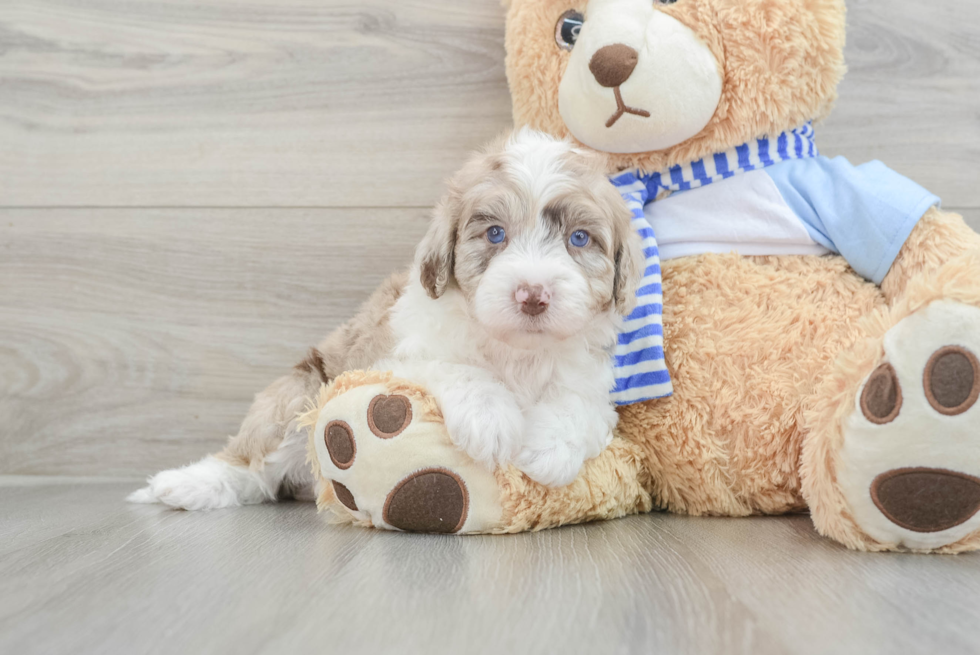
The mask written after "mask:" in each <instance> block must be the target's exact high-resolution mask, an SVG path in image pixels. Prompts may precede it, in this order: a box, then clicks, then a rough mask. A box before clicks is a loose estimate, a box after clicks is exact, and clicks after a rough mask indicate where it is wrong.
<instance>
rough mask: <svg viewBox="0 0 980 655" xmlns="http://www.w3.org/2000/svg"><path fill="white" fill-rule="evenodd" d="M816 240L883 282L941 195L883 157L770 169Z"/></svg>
mask: <svg viewBox="0 0 980 655" xmlns="http://www.w3.org/2000/svg"><path fill="white" fill-rule="evenodd" d="M765 170H766V173H768V174H769V176H770V177H771V178H772V180H773V182H775V184H776V188H777V189H779V193H780V194H782V196H783V200H785V201H786V204H787V205H789V207H790V209H792V210H793V212H794V213H796V215H797V216H799V218H800V220H801V221H802V222H803V224H804V225H805V226H806V229H807V231H808V232H809V233H810V236H811V237H812V238H813V240H814V241H816V242H817V243H820V244H822V245H824V246H826V247H827V248H829V249H830V250H832V251H833V252H836V253H839V254H840V255H843V257H844V259H846V260H847V262H848V263H849V264H850V265H851V268H853V269H854V270H855V271H857V272H858V273H859V274H861V275H862V276H864V277H865V278H867V279H869V280H871V281H873V282H874V283H875V284H881V281H882V280H883V279H885V275H887V274H888V271H889V269H891V266H892V263H893V262H894V261H895V258H896V257H898V253H899V251H900V250H901V249H902V245H903V244H904V243H905V241H906V239H908V237H909V234H911V233H912V229H913V228H914V227H915V225H916V223H918V222H919V219H920V218H922V215H923V214H925V213H926V210H928V209H929V208H930V207H932V206H934V205H938V204H939V198H937V197H936V196H934V195H933V194H931V193H929V192H928V191H926V190H925V189H923V188H922V187H921V186H919V185H918V184H916V183H915V182H913V181H912V180H910V179H908V178H906V177H903V176H901V175H899V174H898V173H896V172H895V171H893V170H891V169H890V168H888V167H887V166H885V165H884V164H882V163H881V162H880V161H872V162H868V163H867V164H861V165H860V166H852V165H851V163H850V162H849V161H847V160H846V159H844V158H843V157H835V158H834V159H828V158H826V157H814V158H810V159H799V160H794V161H787V162H782V163H779V164H775V165H774V166H770V167H768V168H766V169H765Z"/></svg>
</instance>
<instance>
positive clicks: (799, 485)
mask: <svg viewBox="0 0 980 655" xmlns="http://www.w3.org/2000/svg"><path fill="white" fill-rule="evenodd" d="M507 12H508V13H507V74H508V78H509V81H510V86H511V92H512V95H513V107H514V119H515V123H516V124H517V125H528V126H531V127H533V128H536V129H539V130H543V131H546V132H548V133H551V134H553V135H557V136H563V137H566V136H567V137H570V138H573V139H575V140H577V141H578V142H580V143H581V144H583V145H585V146H587V147H589V148H592V149H594V150H596V151H600V152H604V153H608V154H609V158H608V161H609V173H610V175H611V176H612V178H613V182H614V183H615V184H617V185H618V186H620V189H621V191H622V192H623V194H624V197H626V199H627V201H628V202H629V203H630V204H631V206H632V207H633V209H634V212H635V215H636V217H637V220H638V221H640V223H641V224H642V225H643V226H644V227H643V229H644V230H647V229H649V228H652V231H650V232H645V233H644V236H645V238H646V237H649V238H650V239H651V240H652V241H650V243H654V242H656V244H657V245H658V246H659V255H660V257H661V259H662V277H663V289H662V290H663V337H664V342H665V350H666V362H667V366H668V369H669V372H670V376H671V378H672V382H673V390H674V393H673V395H671V396H670V397H666V398H661V399H655V400H646V401H644V402H638V403H633V404H624V405H623V406H622V407H621V410H620V415H621V420H620V424H619V428H618V435H617V437H616V438H615V439H614V440H613V443H612V444H611V445H610V446H609V447H608V448H607V449H606V451H604V452H603V453H602V454H601V455H600V456H599V457H598V458H596V459H594V460H592V461H590V462H588V463H587V464H586V465H585V467H584V468H583V470H582V472H581V474H580V476H579V478H578V479H577V480H576V481H575V482H574V483H572V484H571V485H569V486H567V487H564V488H558V489H549V488H545V487H541V486H539V485H537V484H535V483H533V482H531V481H530V480H529V479H528V478H527V477H525V476H524V475H522V474H521V473H520V472H518V471H517V470H515V469H513V468H510V469H507V470H498V471H496V472H495V473H489V472H487V471H484V470H483V469H481V468H479V467H478V466H476V465H475V464H473V462H471V461H469V460H468V459H467V458H466V456H465V455H463V454H462V453H460V452H459V451H457V450H456V449H455V448H453V447H452V445H451V443H450V441H449V439H448V436H447V435H446V432H445V427H444V425H443V423H442V417H441V414H440V412H439V408H438V406H437V405H436V403H435V402H434V401H433V399H432V398H431V397H430V396H429V395H428V394H427V393H426V391H425V390H424V389H422V388H421V387H419V386H417V385H415V384H413V383H412V382H410V381H405V380H398V379H394V378H392V377H391V376H390V375H387V374H383V373H373V372H351V373H347V374H344V375H343V376H341V377H340V378H338V379H337V380H335V381H334V382H333V384H332V385H331V386H329V387H324V389H323V390H322V391H321V394H320V397H319V399H318V400H317V402H316V403H314V406H313V407H311V411H310V412H309V413H308V414H307V416H306V419H305V420H306V423H307V424H308V425H310V426H311V439H310V445H311V449H310V452H311V457H312V459H313V466H314V470H315V474H316V475H317V476H318V478H319V479H320V481H321V494H320V498H319V503H320V505H321V507H327V506H330V507H334V508H336V509H337V510H338V514H339V515H341V516H342V517H343V518H345V519H353V520H355V521H359V522H361V523H364V524H367V525H374V526H376V527H385V528H399V529H406V530H420V531H434V532H513V531H520V530H528V529H539V528H545V527H550V526H556V525H560V524H567V523H574V522H581V521H586V520H592V519H600V518H612V517H618V516H623V515H625V514H630V513H636V512H645V511H649V510H651V509H654V508H659V509H663V510H668V511H672V512H681V513H687V514H696V515H702V514H710V515H724V516H744V515H749V514H779V513H785V512H797V511H802V510H807V509H809V511H810V514H811V516H812V518H813V522H814V524H815V526H816V528H817V530H818V531H819V532H820V533H821V534H824V535H826V536H828V537H830V538H833V539H836V540H837V541H839V542H841V543H843V544H845V545H847V546H849V547H851V548H856V549H861V550H914V551H931V552H961V551H966V550H972V549H976V548H978V546H980V512H978V510H980V403H977V400H978V396H980V360H978V356H980V237H978V235H977V234H975V233H974V232H973V231H971V230H970V229H969V228H968V227H967V226H966V225H965V224H964V222H963V221H962V219H961V218H960V217H959V216H956V215H953V214H949V213H944V212H942V211H940V209H939V208H938V199H937V198H935V197H934V196H932V195H931V194H929V193H928V192H927V191H925V190H924V189H922V188H921V187H919V186H918V185H916V184H914V183H912V182H911V181H909V180H907V179H905V178H903V177H901V176H899V175H897V174H895V173H894V172H892V171H890V170H889V169H887V168H885V167H884V166H883V165H881V164H880V163H878V162H874V163H870V164H864V165H861V166H852V165H851V164H850V163H848V162H847V161H845V160H843V159H834V160H830V159H826V158H823V157H821V156H819V154H818V152H817V149H816V146H815V144H814V141H813V128H812V122H813V121H816V120H819V119H821V118H823V117H824V116H825V115H826V114H827V113H828V111H829V109H830V107H831V105H832V104H833V102H834V100H835V97H836V87H837V84H838V82H839V81H840V78H841V76H842V74H843V72H844V65H843V45H844V18H845V7H844V4H843V2H842V0H806V1H801V0H676V1H673V0H510V2H509V3H508V7H507ZM633 373H634V374H635V375H638V376H642V375H643V366H642V362H640V363H638V365H636V366H635V368H634V370H633ZM627 400H628V399H627Z"/></svg>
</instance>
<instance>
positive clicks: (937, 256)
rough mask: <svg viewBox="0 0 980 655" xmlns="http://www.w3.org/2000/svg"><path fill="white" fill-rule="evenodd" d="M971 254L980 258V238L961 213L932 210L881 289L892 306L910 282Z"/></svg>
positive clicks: (900, 254)
mask: <svg viewBox="0 0 980 655" xmlns="http://www.w3.org/2000/svg"><path fill="white" fill-rule="evenodd" d="M969 251H975V252H976V253H977V254H978V256H980V235H978V234H977V233H976V232H974V231H973V230H972V229H970V227H969V226H968V225H967V224H966V223H965V222H964V221H963V218H962V217H961V216H960V215H959V214H953V213H950V212H944V211H941V210H939V209H937V208H936V207H932V208H930V209H929V210H928V211H927V212H926V213H925V215H924V216H923V217H922V219H921V220H920V221H919V222H918V224H917V225H916V226H915V228H914V229H913V230H912V233H911V234H910V235H909V238H908V239H907V240H906V241H905V245H903V246H902V249H901V251H900V252H899V254H898V257H897V258H896V259H895V263H893V264H892V267H891V270H889V271H888V275H886V276H885V279H884V281H882V283H881V290H882V292H883V293H884V294H885V297H886V298H888V301H889V303H891V302H893V301H894V300H896V299H898V298H900V297H901V296H902V295H903V294H904V293H905V290H906V288H907V286H908V283H909V281H910V280H912V279H914V278H916V277H918V276H921V275H923V274H928V273H930V272H934V271H936V270H938V269H939V268H940V267H941V266H942V265H943V264H945V263H947V262H949V261H951V260H954V259H957V258H959V257H960V256H961V255H964V254H966V253H967V252H969Z"/></svg>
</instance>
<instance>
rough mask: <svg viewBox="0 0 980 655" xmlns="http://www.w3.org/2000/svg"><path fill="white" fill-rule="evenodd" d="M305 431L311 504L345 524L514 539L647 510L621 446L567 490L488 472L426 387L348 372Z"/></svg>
mask: <svg viewBox="0 0 980 655" xmlns="http://www.w3.org/2000/svg"><path fill="white" fill-rule="evenodd" d="M316 405H317V406H316V408H314V409H312V410H311V411H310V412H309V413H308V414H307V415H306V416H305V417H304V418H303V419H302V423H303V424H304V425H307V426H309V427H311V428H312V429H311V431H310V444H309V445H310V448H309V453H310V459H311V461H312V464H313V475H314V477H316V478H317V480H318V487H319V489H318V498H317V504H318V506H319V507H320V509H321V510H322V509H330V510H332V511H334V512H335V514H336V515H337V516H338V517H339V518H340V519H341V520H345V521H353V522H355V523H358V524H360V525H363V526H373V527H377V528H383V529H395V530H405V531H410V532H437V533H438V532H442V533H457V534H464V533H481V532H497V533H500V532H520V531H523V530H534V529H542V528H547V527H554V526H557V525H562V524H566V523H578V522H582V521H586V520H593V519H601V518H613V517H617V516H623V515H624V514H628V513H635V512H638V511H649V509H650V507H651V503H650V496H649V494H647V493H646V492H645V491H644V484H643V483H642V480H641V476H642V475H643V470H644V469H643V467H642V465H641V462H640V456H639V453H638V452H634V451H635V450H636V448H635V446H633V445H632V444H629V443H628V442H626V441H624V440H622V439H614V440H613V443H612V444H611V445H610V446H609V448H607V449H606V450H605V451H604V452H603V453H602V455H600V456H599V457H598V458H596V459H594V460H592V461H590V462H588V463H587V464H586V466H585V468H584V469H583V472H582V473H581V474H580V476H579V478H578V479H576V480H575V481H574V482H573V483H572V484H570V485H568V486H566V487H562V488H559V489H549V488H547V487H542V486H541V485H538V484H536V483H534V482H532V481H531V480H530V479H529V478H528V477H527V476H525V475H524V474H522V473H520V472H519V471H517V470H516V469H514V468H512V467H510V468H508V469H506V470H497V471H494V472H491V471H489V470H487V469H486V468H484V467H483V466H481V465H479V464H477V463H476V462H474V461H473V460H472V459H470V458H469V457H468V456H467V455H466V454H465V453H464V452H462V451H461V450H459V449H458V448H457V447H456V446H454V445H453V443H452V441H451V440H450V438H449V434H448V432H447V430H446V426H445V423H444V421H443V417H442V413H441V411H440V409H439V407H438V405H437V404H436V402H435V399H434V398H433V397H432V396H430V395H429V394H428V393H427V392H426V391H425V390H424V389H423V388H422V387H420V386H418V385H416V384H413V383H412V382H408V381H405V380H400V379H398V378H394V377H392V376H391V375H390V374H389V373H379V372H372V371H351V372H348V373H344V374H343V375H341V376H340V377H338V378H337V380H336V381H334V383H333V384H332V385H331V386H329V387H324V388H323V389H322V390H321V393H320V397H319V399H318V401H317V403H316Z"/></svg>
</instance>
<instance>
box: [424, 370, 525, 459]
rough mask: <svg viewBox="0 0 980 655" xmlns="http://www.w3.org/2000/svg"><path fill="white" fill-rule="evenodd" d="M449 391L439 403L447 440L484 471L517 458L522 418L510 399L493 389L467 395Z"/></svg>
mask: <svg viewBox="0 0 980 655" xmlns="http://www.w3.org/2000/svg"><path fill="white" fill-rule="evenodd" d="M471 391H472V390H471V389H469V388H462V389H460V390H450V391H449V392H447V393H444V394H443V396H442V398H441V399H440V404H441V406H442V413H443V416H444V417H445V419H446V428H447V429H448V430H449V436H450V438H451V439H452V441H453V443H455V444H456V445H457V446H458V447H459V448H461V449H462V450H463V451H465V452H466V454H467V455H469V456H470V457H471V458H473V459H474V460H475V461H477V462H479V463H480V464H482V465H483V466H485V467H486V468H488V469H491V470H492V469H493V468H495V467H496V465H498V464H505V463H507V462H510V461H512V460H513V459H514V457H515V456H516V455H517V453H518V451H519V449H520V444H521V436H522V428H523V425H524V417H523V416H522V414H521V410H520V408H519V407H518V406H517V402H516V401H515V400H514V398H513V396H511V394H510V393H509V392H507V391H506V390H505V389H503V388H502V387H497V386H496V385H493V386H487V387H485V388H481V389H480V393H471Z"/></svg>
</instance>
